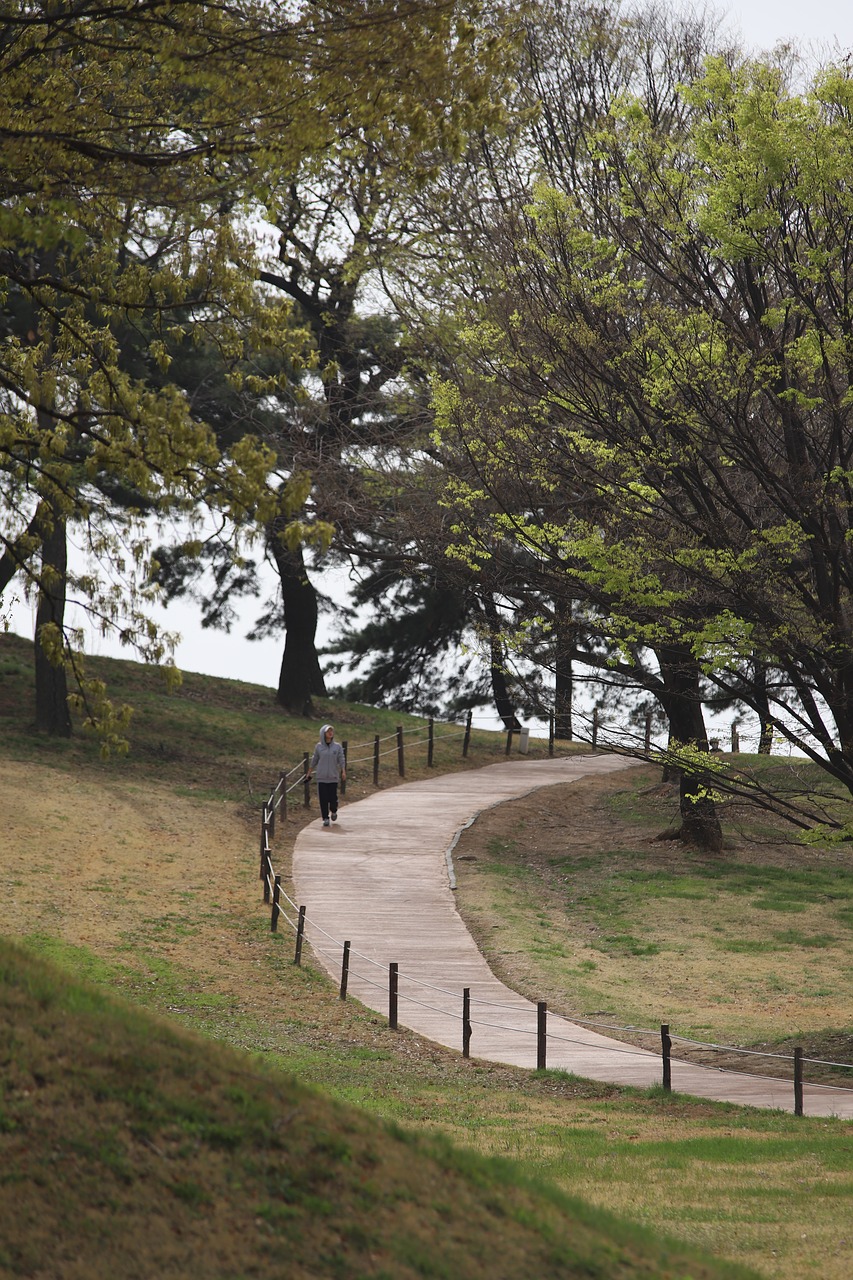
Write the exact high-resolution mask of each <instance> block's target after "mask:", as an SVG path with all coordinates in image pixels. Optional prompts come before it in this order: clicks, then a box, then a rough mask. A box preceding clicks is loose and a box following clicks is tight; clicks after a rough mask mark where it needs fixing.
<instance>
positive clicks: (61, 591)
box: [35, 512, 71, 738]
mask: <svg viewBox="0 0 853 1280" xmlns="http://www.w3.org/2000/svg"><path fill="white" fill-rule="evenodd" d="M50 520H51V528H50V529H49V530H48V531H47V532H46V533H45V535H44V537H43V540H42V555H41V562H42V587H41V590H40V592H39V598H38V606H37V609H36V635H35V677H36V728H37V729H38V730H39V732H41V733H50V734H53V735H54V736H55V737H60V738H70V737H71V713H70V711H69V710H68V679H67V676H66V672H65V667H64V666H57V665H56V664H55V663H54V662H51V660H50V659H49V658H48V656H47V654H46V653H45V651H44V648H43V647H42V638H43V634H44V633H43V628H45V627H46V626H49V625H50V624H53V626H55V627H58V628H59V631H60V633H61V632H62V629H63V624H64V621H65V597H66V587H67V577H66V575H67V569H68V544H67V539H66V529H65V521H64V519H62V518H60V517H59V516H58V515H57V514H56V513H55V512H54V513H53V514H52V515H51V516H50Z"/></svg>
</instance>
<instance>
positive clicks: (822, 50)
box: [6, 0, 853, 687]
mask: <svg viewBox="0 0 853 1280" xmlns="http://www.w3.org/2000/svg"><path fill="white" fill-rule="evenodd" d="M685 7H688V6H685ZM690 7H701V6H690ZM709 8H710V9H713V10H714V11H716V12H718V13H719V14H720V15H721V16H722V17H723V19H724V24H725V26H726V28H727V29H729V30H730V31H731V33H732V34H733V35H739V36H740V37H741V38H742V41H743V43H744V44H745V45H746V46H747V47H748V48H749V49H751V50H752V51H754V52H756V53H760V52H761V51H762V50H766V49H772V48H773V46H774V45H775V44H777V43H778V42H779V41H791V42H793V43H795V44H797V45H799V46H801V47H802V48H803V51H804V52H805V53H807V54H810V53H811V54H815V55H817V58H818V60H820V58H821V56H822V55H823V56H825V55H827V54H829V53H831V52H832V50H833V48H834V47H835V46H836V45H837V46H840V47H841V48H842V49H848V48H853V3H851V0H806V2H803V0H740V3H731V4H724V3H719V4H713V3H712V4H710V5H709ZM809 60H811V58H810V59H809ZM270 581H271V585H274V580H273V579H272V578H271V579H270ZM327 589H328V590H329V591H330V592H332V593H334V595H335V596H337V597H338V598H339V599H341V598H343V599H345V598H346V595H347V583H346V578H345V576H344V575H342V574H337V575H335V577H334V578H333V579H332V581H330V582H329V583H328V585H327ZM6 603H8V600H7V602H6ZM255 612H256V610H255V608H254V604H253V602H249V603H248V604H247V605H246V607H245V621H243V622H238V623H237V624H236V625H235V627H234V629H233V631H232V632H231V634H230V635H224V634H223V633H220V632H214V631H202V630H201V626H200V623H199V617H198V610H197V609H196V608H195V607H190V606H181V605H175V606H172V607H170V608H169V609H168V610H166V611H162V610H161V611H159V616H160V620H161V623H162V625H163V626H164V627H165V628H166V629H168V630H169V631H177V632H179V633H180V634H181V636H182V640H181V643H180V644H179V646H178V649H177V653H176V661H177V663H178V666H179V667H181V668H182V669H183V670H184V671H201V672H205V673H207V674H209V675H216V676H226V677H230V678H232V679H236V680H247V681H250V682H252V683H256V684H262V685H267V686H268V687H275V686H276V685H277V684H278V672H279V666H280V663H281V654H282V650H283V646H284V641H283V639H272V640H265V641H260V642H251V641H249V640H246V639H245V634H246V632H247V631H248V630H249V628H250V626H251V622H252V619H253V617H254V616H255ZM12 629H13V630H14V631H16V632H18V633H19V634H21V635H26V636H31V635H32V630H33V614H32V610H31V609H30V608H29V607H28V606H26V605H25V604H23V603H19V604H18V605H17V606H16V607H15V608H14V609H13V614H12ZM328 632H329V622H328V620H325V621H324V622H322V623H321V633H322V634H324V635H325V634H328ZM86 649H87V650H88V651H89V652H92V653H102V654H105V655H108V656H121V657H132V656H133V654H132V653H129V652H128V651H127V650H120V649H119V648H118V647H117V645H116V644H115V643H114V642H112V641H109V640H105V639H103V638H101V637H99V636H96V635H92V634H89V635H88V638H87V640H86Z"/></svg>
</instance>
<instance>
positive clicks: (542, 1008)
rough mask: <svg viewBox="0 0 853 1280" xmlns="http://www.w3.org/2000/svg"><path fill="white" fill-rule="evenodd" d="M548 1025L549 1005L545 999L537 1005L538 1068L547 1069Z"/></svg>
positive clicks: (540, 1069) (538, 1069)
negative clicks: (546, 1045)
mask: <svg viewBox="0 0 853 1280" xmlns="http://www.w3.org/2000/svg"><path fill="white" fill-rule="evenodd" d="M547 1027H548V1006H547V1004H546V1003H545V1001H544V1000H540V1001H539V1002H538V1004H537V1005H536V1070H537V1071H544V1070H545V1044H546V1039H547Z"/></svg>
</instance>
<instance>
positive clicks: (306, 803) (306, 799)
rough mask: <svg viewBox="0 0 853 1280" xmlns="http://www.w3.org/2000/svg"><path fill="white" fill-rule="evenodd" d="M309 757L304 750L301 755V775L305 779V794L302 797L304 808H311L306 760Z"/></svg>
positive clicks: (309, 781)
mask: <svg viewBox="0 0 853 1280" xmlns="http://www.w3.org/2000/svg"><path fill="white" fill-rule="evenodd" d="M309 759H310V757H309V755H308V752H307V751H306V752H305V754H304V756H303V757H302V776H303V777H304V779H305V795H304V797H303V800H302V803H303V805H304V806H305V808H306V809H310V808H311V780H310V778H309V777H308V761H309Z"/></svg>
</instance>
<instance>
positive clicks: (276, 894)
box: [270, 876, 281, 933]
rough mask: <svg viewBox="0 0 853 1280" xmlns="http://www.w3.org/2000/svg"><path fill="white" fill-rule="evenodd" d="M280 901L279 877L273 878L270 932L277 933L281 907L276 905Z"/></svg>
mask: <svg viewBox="0 0 853 1280" xmlns="http://www.w3.org/2000/svg"><path fill="white" fill-rule="evenodd" d="M280 901H281V876H276V878H275V888H274V889H273V894H272V916H271V917H270V931H271V932H272V933H277V932H278V917H279V915H280V913H281V907H280V906H279V905H278V904H279V902H280Z"/></svg>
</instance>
